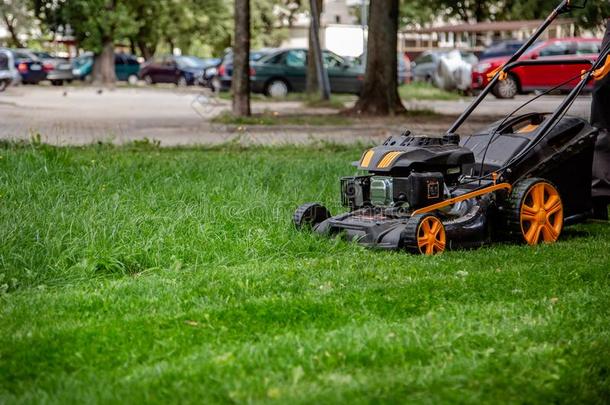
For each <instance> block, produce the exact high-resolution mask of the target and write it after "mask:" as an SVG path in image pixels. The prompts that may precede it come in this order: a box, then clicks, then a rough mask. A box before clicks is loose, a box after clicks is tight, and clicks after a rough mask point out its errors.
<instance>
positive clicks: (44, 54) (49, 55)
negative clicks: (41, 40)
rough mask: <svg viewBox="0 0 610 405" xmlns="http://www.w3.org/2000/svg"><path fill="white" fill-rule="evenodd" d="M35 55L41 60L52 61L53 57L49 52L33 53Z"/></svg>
mask: <svg viewBox="0 0 610 405" xmlns="http://www.w3.org/2000/svg"><path fill="white" fill-rule="evenodd" d="M33 53H34V55H36V56H38V57H39V58H42V59H51V58H52V57H53V56H51V54H50V53H48V52H33Z"/></svg>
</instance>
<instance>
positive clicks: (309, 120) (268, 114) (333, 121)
mask: <svg viewBox="0 0 610 405" xmlns="http://www.w3.org/2000/svg"><path fill="white" fill-rule="evenodd" d="M440 116H441V114H438V113H437V112H436V111H433V110H431V109H427V108H421V109H410V110H408V111H406V112H405V113H404V114H399V115H396V116H394V117H391V118H384V119H382V120H380V119H378V120H377V123H378V124H390V123H396V122H397V121H399V120H404V119H405V118H434V117H437V118H438V117H440ZM210 121H211V122H212V123H214V124H222V125H240V126H246V125H263V126H277V125H292V126H294V125H299V126H304V127H312V126H313V127H319V126H349V125H356V124H368V125H370V124H371V123H372V122H373V121H372V119H371V118H370V117H366V116H354V115H350V114H344V113H336V114H311V113H307V114H298V113H280V112H275V111H265V112H263V113H258V114H252V115H251V116H249V117H236V116H234V115H233V114H232V113H231V112H223V113H221V114H219V115H217V116H215V117H214V118H212V119H211V120H210Z"/></svg>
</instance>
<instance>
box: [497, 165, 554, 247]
mask: <svg viewBox="0 0 610 405" xmlns="http://www.w3.org/2000/svg"><path fill="white" fill-rule="evenodd" d="M538 183H548V184H550V185H551V186H553V187H555V190H558V189H557V186H555V185H554V184H553V183H551V182H550V181H548V180H545V179H542V178H540V177H530V178H529V179H525V180H521V181H519V182H517V183H516V184H515V185H514V187H513V189H512V191H511V193H510V194H509V196H508V198H507V199H506V201H505V203H504V206H503V209H502V217H503V219H504V221H503V225H504V227H505V229H504V232H503V235H504V237H505V239H508V240H510V241H514V242H520V243H527V241H526V240H525V236H524V235H523V231H522V229H521V206H522V204H523V202H524V201H525V197H526V195H527V193H528V192H529V190H530V189H531V188H532V186H534V185H536V184H538ZM558 191H559V190H558ZM559 197H560V198H561V194H560V195H559ZM559 236H561V232H560V233H559ZM538 244H540V242H539V243H538Z"/></svg>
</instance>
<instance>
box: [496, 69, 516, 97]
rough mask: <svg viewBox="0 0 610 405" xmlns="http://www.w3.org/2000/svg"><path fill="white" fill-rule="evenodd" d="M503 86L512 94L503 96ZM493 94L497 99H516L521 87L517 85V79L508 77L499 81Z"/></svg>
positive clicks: (511, 76)
mask: <svg viewBox="0 0 610 405" xmlns="http://www.w3.org/2000/svg"><path fill="white" fill-rule="evenodd" d="M502 85H503V86H507V87H508V88H509V89H510V92H508V93H505V94H503V93H502V88H501V87H502ZM507 90H508V89H507ZM491 92H492V94H493V95H494V96H496V98H499V99H511V98H515V96H516V95H517V93H519V85H518V83H517V79H516V78H515V77H514V76H513V75H510V74H509V75H508V76H507V77H506V79H504V80H502V81H499V82H498V83H497V84H496V85H495V86H494V88H493V89H491Z"/></svg>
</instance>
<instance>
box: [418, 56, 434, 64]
mask: <svg viewBox="0 0 610 405" xmlns="http://www.w3.org/2000/svg"><path fill="white" fill-rule="evenodd" d="M432 62H433V59H432V55H424V56H420V57H419V58H417V59H416V60H415V63H416V64H419V63H432Z"/></svg>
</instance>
